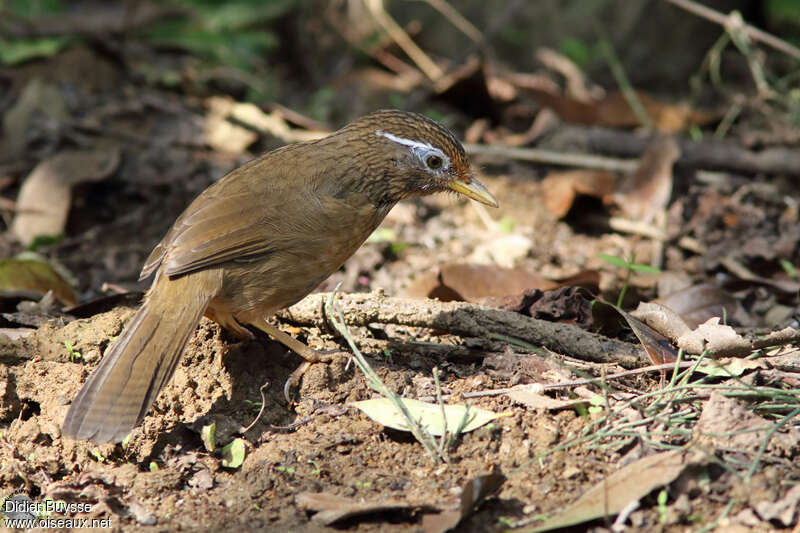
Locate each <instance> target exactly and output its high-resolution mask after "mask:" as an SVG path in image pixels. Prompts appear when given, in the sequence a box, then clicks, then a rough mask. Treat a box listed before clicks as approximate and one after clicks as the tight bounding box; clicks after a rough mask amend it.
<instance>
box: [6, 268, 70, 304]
mask: <svg viewBox="0 0 800 533" xmlns="http://www.w3.org/2000/svg"><path fill="white" fill-rule="evenodd" d="M0 291H3V292H4V293H7V292H15V291H35V292H36V293H38V294H39V296H43V295H45V294H47V291H53V295H54V296H55V297H56V298H58V299H59V301H61V302H62V303H63V304H65V305H75V303H76V301H77V299H76V297H75V291H74V290H73V289H72V287H71V286H70V285H69V283H67V282H66V281H65V280H64V278H63V277H62V276H61V274H59V273H58V272H57V271H56V270H55V269H53V267H52V266H50V265H49V264H47V263H45V262H44V261H38V260H35V259H2V260H0Z"/></svg>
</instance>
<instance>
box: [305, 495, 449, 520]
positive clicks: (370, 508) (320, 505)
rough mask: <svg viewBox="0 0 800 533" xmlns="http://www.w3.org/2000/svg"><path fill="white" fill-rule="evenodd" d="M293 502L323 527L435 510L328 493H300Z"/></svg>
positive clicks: (403, 503)
mask: <svg viewBox="0 0 800 533" xmlns="http://www.w3.org/2000/svg"><path fill="white" fill-rule="evenodd" d="M295 502H296V503H297V505H298V506H299V507H300V508H301V509H305V510H307V511H315V512H316V513H317V514H315V515H314V516H313V517H312V520H313V521H314V522H316V523H318V524H322V525H325V526H329V525H331V524H333V523H335V522H338V521H340V520H344V519H346V518H353V517H357V516H363V515H368V514H375V513H381V512H384V511H413V510H422V509H427V510H436V508H434V507H432V506H424V505H414V504H411V503H408V502H405V501H401V500H384V501H380V502H375V501H373V502H365V501H363V500H354V499H351V498H345V497H344V496H337V495H335V494H331V493H328V492H301V493H300V494H298V495H297V496H296V497H295Z"/></svg>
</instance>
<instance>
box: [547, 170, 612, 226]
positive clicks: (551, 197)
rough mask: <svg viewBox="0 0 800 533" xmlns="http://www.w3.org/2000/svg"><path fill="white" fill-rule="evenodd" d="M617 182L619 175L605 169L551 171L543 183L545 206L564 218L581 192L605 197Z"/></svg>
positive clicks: (596, 196)
mask: <svg viewBox="0 0 800 533" xmlns="http://www.w3.org/2000/svg"><path fill="white" fill-rule="evenodd" d="M616 183H617V176H616V175H615V174H613V173H612V172H607V171H605V170H568V171H565V172H551V173H550V174H548V175H547V176H546V177H545V178H544V179H543V180H542V184H541V190H542V193H543V194H544V206H545V207H546V208H547V210H548V211H550V213H552V214H553V216H555V217H556V218H563V217H565V216H566V215H567V213H568V212H569V210H570V208H571V207H572V204H573V203H574V202H575V198H576V197H577V196H578V195H579V194H581V195H584V196H592V197H595V198H604V197H606V196H608V195H610V194H611V193H612V192H613V191H614V187H615V185H616Z"/></svg>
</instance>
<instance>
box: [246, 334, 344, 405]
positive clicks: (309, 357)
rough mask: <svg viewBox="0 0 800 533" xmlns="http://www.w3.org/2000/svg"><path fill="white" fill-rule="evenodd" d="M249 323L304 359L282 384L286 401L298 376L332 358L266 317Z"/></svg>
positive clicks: (298, 379) (289, 397) (296, 382)
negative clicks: (310, 346) (285, 331)
mask: <svg viewBox="0 0 800 533" xmlns="http://www.w3.org/2000/svg"><path fill="white" fill-rule="evenodd" d="M250 324H251V325H252V326H254V327H256V328H258V329H260V330H261V331H263V332H264V333H266V334H267V335H269V336H270V337H272V338H273V339H275V340H276V341H278V342H280V343H281V344H283V345H284V346H286V347H287V348H289V349H290V350H292V351H293V352H294V353H296V354H297V355H299V356H300V357H302V358H303V359H305V361H303V363H302V364H301V365H300V366H298V367H297V369H296V370H295V371H294V372H292V373H291V374H290V375H289V379H287V380H286V384H284V386H283V395H284V396H285V397H286V401H287V402H289V403H292V400H291V396H290V394H289V393H290V391H291V390H292V388H294V387H297V386H298V385H299V384H300V378H302V377H303V374H305V373H306V371H307V370H308V369H309V368H310V367H311V365H312V364H314V363H329V362H331V361H332V360H333V355H334V354H326V353H322V352H318V351H317V350H314V349H313V348H309V347H308V346H306V345H305V344H303V343H302V342H300V341H299V340H297V339H295V338H294V337H292V336H291V335H287V334H286V333H284V332H283V331H281V330H280V329H278V328H277V327H276V326H273V325H272V324H270V323H269V322H267V321H266V319H263V318H262V319H259V320H255V321H252V322H250Z"/></svg>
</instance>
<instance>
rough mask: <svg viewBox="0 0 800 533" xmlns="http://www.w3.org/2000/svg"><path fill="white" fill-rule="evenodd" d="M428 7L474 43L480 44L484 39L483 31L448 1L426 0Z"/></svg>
mask: <svg viewBox="0 0 800 533" xmlns="http://www.w3.org/2000/svg"><path fill="white" fill-rule="evenodd" d="M425 1H426V2H427V3H428V5H430V6H431V7H432V8H433V9H435V10H436V11H438V12H439V13H441V14H442V15H444V17H445V18H446V19H447V20H449V21H450V23H451V24H452V25H453V26H455V27H456V28H458V29H459V30H461V33H463V34H464V35H466V36H467V37H469V38H470V39H472V40H473V41H475V42H476V43H477V42H480V41H481V40H482V39H483V35H481V31H480V30H479V29H478V28H476V27H475V26H473V24H472V23H471V22H470V21H468V20H467V19H466V18H464V15H462V14H461V13H459V12H458V10H456V8H454V7H453V6H451V5H450V4H449V3H447V1H446V0H425Z"/></svg>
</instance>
